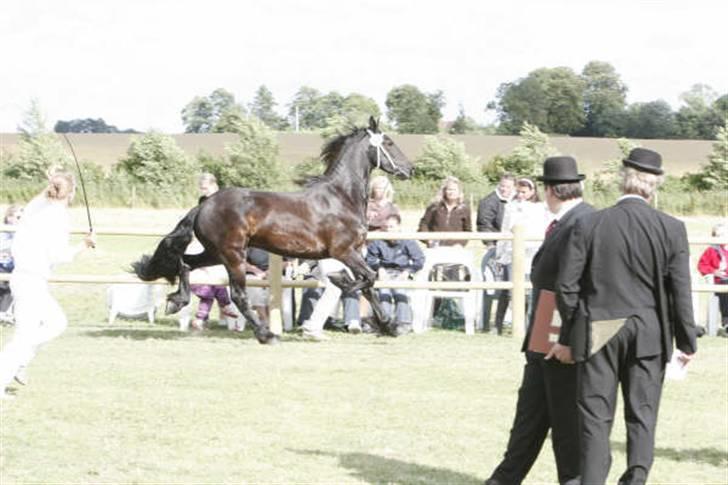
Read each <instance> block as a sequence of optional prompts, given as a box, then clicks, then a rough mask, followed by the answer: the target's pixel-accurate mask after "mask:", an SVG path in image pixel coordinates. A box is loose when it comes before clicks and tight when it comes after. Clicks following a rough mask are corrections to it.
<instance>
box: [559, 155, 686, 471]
mask: <svg viewBox="0 0 728 485" xmlns="http://www.w3.org/2000/svg"><path fill="white" fill-rule="evenodd" d="M623 164H624V167H623V168H622V192H623V194H624V195H623V196H622V197H620V198H619V200H618V201H617V204H616V205H614V206H613V207H610V208H608V209H604V210H602V211H599V212H596V213H594V214H591V215H588V216H586V217H584V218H582V219H579V220H578V221H577V222H576V224H575V225H574V229H573V231H572V234H571V238H570V240H569V243H568V245H567V248H566V254H565V261H564V264H563V265H562V266H561V271H560V273H559V281H558V291H557V301H558V306H559V312H560V313H561V318H562V320H563V323H562V327H561V333H560V337H559V344H557V345H555V346H554V347H553V349H552V350H551V352H550V355H553V356H555V357H556V358H558V359H559V360H560V361H561V362H565V363H566V362H574V361H576V362H577V367H578V374H579V383H578V389H577V396H578V397H577V403H578V408H579V424H580V434H581V473H582V483H584V484H590V485H591V484H602V483H604V482H605V481H606V479H607V475H608V474H609V467H610V465H611V454H610V450H609V434H610V431H611V424H612V422H613V419H614V413H615V407H616V402H617V386H618V385H619V384H620V383H621V385H622V395H623V398H624V420H625V423H626V425H627V469H626V471H625V472H624V473H623V474H622V476H621V477H620V479H619V483H620V484H636V483H645V481H646V480H647V475H648V473H649V471H650V467H651V466H652V460H653V452H654V445H655V425H656V422H657V409H658V407H659V404H660V394H661V391H662V381H663V377H664V373H665V364H666V363H667V362H668V361H669V360H670V358H671V354H672V345H673V339H674V340H675V341H676V343H677V348H678V349H679V350H680V351H682V353H681V354H680V356H679V360H680V362H681V364H682V365H685V364H687V363H688V361H689V360H690V359H691V358H692V354H694V353H695V351H696V350H697V347H696V341H695V324H694V322H693V308H692V302H691V297H690V291H691V289H690V269H689V254H688V240H687V235H686V231H685V225H684V224H683V223H682V222H680V221H678V220H677V219H675V218H673V217H670V216H668V215H667V214H664V213H662V212H660V211H658V210H655V209H654V208H652V207H651V206H650V202H651V200H652V199H653V197H654V195H655V191H656V190H657V188H658V186H659V184H660V182H661V181H662V173H663V171H662V168H661V166H662V158H661V157H660V155H659V154H658V153H656V152H654V151H652V150H647V149H644V148H635V149H634V150H632V151H631V152H630V154H629V156H628V157H627V158H626V159H625V160H624V161H623Z"/></svg>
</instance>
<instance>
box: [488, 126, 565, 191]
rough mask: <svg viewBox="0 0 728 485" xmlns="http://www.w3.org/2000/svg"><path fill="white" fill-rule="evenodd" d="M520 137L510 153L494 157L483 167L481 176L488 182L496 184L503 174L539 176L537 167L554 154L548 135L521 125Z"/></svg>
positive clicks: (535, 127)
mask: <svg viewBox="0 0 728 485" xmlns="http://www.w3.org/2000/svg"><path fill="white" fill-rule="evenodd" d="M520 136H521V139H520V140H519V142H518V145H517V146H516V147H515V148H514V149H513V151H511V153H509V154H507V155H496V156H495V157H493V158H492V159H491V161H490V162H489V163H488V164H487V165H485V166H484V167H483V175H484V176H485V177H486V178H487V179H488V180H489V181H491V182H494V183H495V182H497V181H498V180H499V179H500V177H501V176H502V175H503V174H504V173H512V174H514V175H516V176H518V177H529V178H533V177H535V176H537V175H539V174H540V170H539V167H540V166H541V164H542V163H543V161H544V160H545V159H546V158H548V157H550V156H551V155H554V154H555V153H556V149H555V148H554V147H553V146H552V145H551V142H550V140H549V137H548V135H546V134H545V133H543V132H542V131H541V130H539V129H538V126H535V125H532V124H530V123H528V122H525V123H523V128H521V132H520Z"/></svg>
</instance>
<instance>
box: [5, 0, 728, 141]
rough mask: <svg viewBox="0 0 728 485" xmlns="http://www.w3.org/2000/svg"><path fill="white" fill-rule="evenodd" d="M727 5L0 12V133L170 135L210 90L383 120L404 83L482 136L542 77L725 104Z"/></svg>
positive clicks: (181, 1)
mask: <svg viewBox="0 0 728 485" xmlns="http://www.w3.org/2000/svg"><path fill="white" fill-rule="evenodd" d="M726 19H728V2H727V1H724V0H715V1H712V0H710V1H709V0H690V1H687V0H664V1H658V0H653V1H646V0H610V1H590V0H581V1H577V0H573V1H571V0H560V1H549V0H499V1H497V2H491V1H487V0H472V1H465V0H448V1H438V2H430V1H422V0H420V1H406V0H381V1H379V0H376V1H371V0H358V1H345V0H318V1H317V0H308V1H305V2H304V1H295V0H266V1H233V0H229V1H222V0H196V1H192V0H125V1H118V0H115V1H108V0H62V1H58V0H2V2H1V3H0V40H1V41H2V42H1V44H0V45H2V47H3V49H2V56H0V59H1V61H0V66H2V74H0V132H12V131H15V130H16V127H17V126H18V124H19V122H20V120H21V118H22V113H23V112H24V111H25V110H26V109H27V108H28V106H29V104H30V100H31V99H32V98H37V99H38V100H39V102H40V105H41V108H42V109H43V111H44V113H45V115H46V117H47V121H48V127H49V128H52V127H53V124H54V123H55V122H56V120H58V119H64V120H70V119H74V118H103V119H104V120H105V121H106V122H107V123H109V124H113V125H116V126H117V127H119V128H121V129H124V128H135V129H137V130H146V129H149V128H155V129H158V130H162V131H166V132H170V133H177V132H181V131H183V129H182V123H181V120H180V114H179V113H180V110H181V109H182V108H183V107H184V105H185V104H187V103H188V102H189V101H190V100H191V99H192V98H193V97H194V96H196V95H208V94H209V93H210V92H211V91H212V90H214V89H215V88H218V87H222V88H225V89H227V90H229V91H231V92H232V93H233V94H235V96H236V98H237V99H238V101H242V102H244V103H248V102H249V101H250V100H251V99H252V97H253V94H254V92H255V90H256V89H257V87H258V86H260V85H261V84H265V85H266V86H267V87H268V88H269V89H270V90H271V91H272V92H273V95H274V96H275V99H276V101H277V102H278V104H279V106H278V108H279V110H280V111H281V112H283V111H284V110H285V105H286V104H288V103H289V102H290V100H291V98H292V96H293V94H294V93H295V92H296V91H297V90H298V89H299V88H300V87H301V86H303V85H308V86H311V87H314V88H316V89H318V90H319V91H322V92H329V91H331V90H336V91H338V92H339V93H341V94H344V95H346V94H349V93H351V92H358V93H361V94H364V95H368V96H371V97H373V98H374V99H375V100H376V101H377V102H378V103H379V104H380V108H381V109H382V111H384V110H385V108H384V100H385V98H386V94H387V92H388V91H389V90H390V89H391V88H392V87H394V86H397V85H400V84H404V83H411V84H415V85H416V86H418V87H419V88H420V89H421V90H423V91H425V92H431V91H434V90H437V89H441V90H443V91H444V93H445V98H446V101H447V106H446V107H445V110H444V112H445V118H446V119H452V118H454V117H455V115H456V114H457V110H458V105H459V104H460V103H462V104H463V106H464V107H465V111H466V113H467V114H468V115H470V116H473V117H474V118H476V119H477V120H479V121H481V122H484V121H488V120H490V119H491V118H492V115H488V114H486V113H485V111H484V108H485V105H486V103H487V102H488V101H490V100H492V99H494V97H495V94H496V89H497V88H498V85H499V84H500V83H502V82H508V81H513V80H516V79H518V78H520V77H523V76H526V75H527V74H528V73H529V72H530V71H532V70H534V69H536V68H539V67H556V66H568V67H571V68H572V69H574V70H575V71H576V72H581V69H582V68H583V67H584V65H585V64H586V63H587V62H589V61H590V60H601V61H606V62H609V63H611V64H612V65H613V66H614V67H615V68H616V69H617V72H618V73H619V74H620V75H621V76H622V79H623V81H624V82H625V83H626V84H627V86H628V87H629V92H628V102H635V101H653V100H655V99H664V100H666V101H668V102H669V103H670V104H671V105H672V106H673V108H677V107H678V106H679V99H678V96H679V95H680V93H682V92H684V91H686V90H688V89H689V88H690V87H691V86H692V85H693V84H695V83H705V84H708V85H710V86H712V87H713V88H714V89H715V90H716V91H718V92H719V93H721V94H724V93H728V47H727V44H728V42H727V41H726V39H727V37H726V35H727V34H726Z"/></svg>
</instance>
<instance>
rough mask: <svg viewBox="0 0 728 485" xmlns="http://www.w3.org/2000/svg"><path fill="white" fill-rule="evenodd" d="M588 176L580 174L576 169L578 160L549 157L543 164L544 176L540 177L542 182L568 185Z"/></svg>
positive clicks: (564, 157)
mask: <svg viewBox="0 0 728 485" xmlns="http://www.w3.org/2000/svg"><path fill="white" fill-rule="evenodd" d="M585 178H586V175H584V174H580V173H579V172H578V170H577V169H576V160H574V159H573V158H572V157H566V156H563V157H549V158H547V159H546V160H545V161H544V162H543V175H542V176H541V177H538V180H540V181H541V182H547V183H568V182H580V181H582V180H584V179H585Z"/></svg>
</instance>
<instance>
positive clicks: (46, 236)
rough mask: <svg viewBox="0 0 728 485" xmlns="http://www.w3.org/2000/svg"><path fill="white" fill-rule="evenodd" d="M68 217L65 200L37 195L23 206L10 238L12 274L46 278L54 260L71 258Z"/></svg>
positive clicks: (72, 252)
mask: <svg viewBox="0 0 728 485" xmlns="http://www.w3.org/2000/svg"><path fill="white" fill-rule="evenodd" d="M70 228H71V224H70V220H69V216H68V210H67V208H66V205H65V203H63V202H57V201H50V200H48V199H46V198H45V196H43V195H41V196H38V197H36V198H35V199H33V200H32V201H30V202H29V203H28V205H27V206H26V207H25V211H24V213H23V218H22V219H21V220H20V223H19V224H18V230H17V231H16V233H15V237H14V238H13V246H12V249H11V250H12V253H13V258H14V259H15V273H20V274H23V273H25V274H31V275H35V276H40V277H41V278H44V279H47V278H48V277H49V276H50V274H51V269H52V268H53V265H55V264H56V263H63V262H68V261H71V260H72V259H73V256H74V255H75V254H76V250H75V249H74V248H72V247H71V246H70V244H69V243H70Z"/></svg>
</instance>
